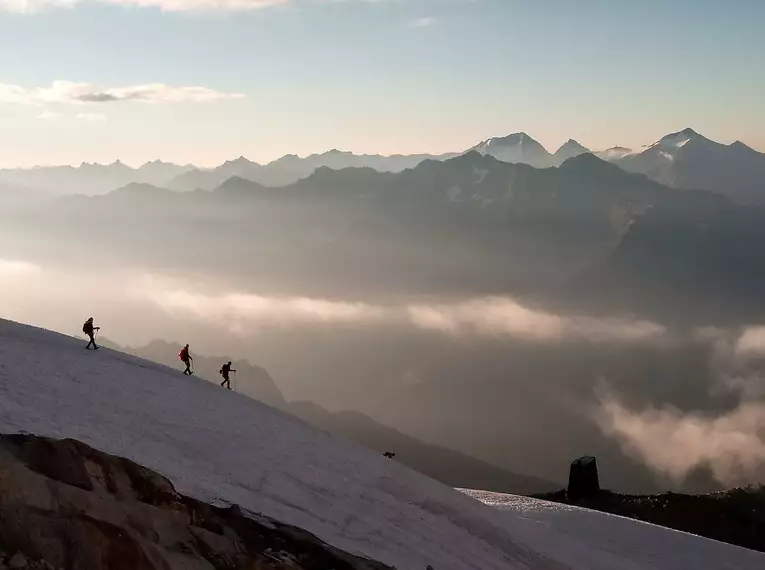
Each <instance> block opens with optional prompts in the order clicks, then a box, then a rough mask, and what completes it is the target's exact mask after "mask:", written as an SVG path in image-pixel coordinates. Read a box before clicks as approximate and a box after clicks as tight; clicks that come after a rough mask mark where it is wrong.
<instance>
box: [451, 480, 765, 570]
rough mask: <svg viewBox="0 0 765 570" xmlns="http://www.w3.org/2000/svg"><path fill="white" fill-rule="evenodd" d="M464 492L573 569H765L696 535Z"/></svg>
mask: <svg viewBox="0 0 765 570" xmlns="http://www.w3.org/2000/svg"><path fill="white" fill-rule="evenodd" d="M462 492H463V493H466V494H467V495H469V496H471V497H474V498H476V499H478V500H479V501H483V502H484V503H486V504H487V505H492V506H494V507H496V508H497V509H499V510H501V511H503V512H505V513H506V514H507V521H506V523H507V526H508V529H509V530H510V532H511V533H512V535H513V536H514V537H515V539H516V540H519V541H520V542H521V543H523V544H524V545H526V546H528V547H530V548H533V549H536V550H540V551H543V552H545V553H546V554H547V555H548V556H550V557H551V558H553V559H555V560H559V561H561V562H564V563H565V564H568V565H569V566H570V567H571V568H582V569H584V568H587V569H589V570H614V569H619V570H643V569H646V568H661V569H663V570H689V569H707V568H708V569H710V570H711V569H713V568H714V569H715V570H734V569H740V570H743V569H748V568H765V566H764V565H765V554H762V553H759V552H754V551H752V550H747V549H745V548H739V547H737V546H731V545H729V544H723V543H721V542H717V541H714V540H707V539H704V538H701V537H698V536H695V535H693V534H688V533H685V532H679V531H675V530H671V529H666V528H663V527H660V526H656V525H652V524H648V523H644V522H641V521H636V520H633V519H628V518H625V517H619V516H614V515H609V514H606V513H599V512H595V511H590V510H587V509H581V508H579V507H572V506H569V505H561V504H558V503H551V502H548V501H539V500H537V499H530V498H528V497H518V496H516V495H505V494H502V493H491V492H488V491H473V490H467V489H463V490H462Z"/></svg>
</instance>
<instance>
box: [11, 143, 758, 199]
mask: <svg viewBox="0 0 765 570" xmlns="http://www.w3.org/2000/svg"><path fill="white" fill-rule="evenodd" d="M471 151H476V152H478V153H480V154H482V155H490V156H493V157H494V158H497V159H499V160H501V161H504V162H509V163H523V164H528V165H530V166H534V167H536V168H549V167H558V166H560V165H561V164H563V163H564V162H565V161H566V160H567V159H569V158H574V157H576V156H579V155H581V154H586V153H589V152H591V151H590V150H589V149H588V148H587V147H585V146H583V145H581V144H580V143H578V142H577V141H575V140H573V139H571V140H569V141H567V142H566V143H565V144H563V145H562V146H561V147H560V148H559V149H558V150H557V151H556V152H554V153H550V152H549V151H548V150H547V149H545V148H544V147H543V146H542V145H541V144H540V143H538V142H537V141H536V140H534V139H533V138H532V137H530V136H529V135H528V134H526V133H523V132H521V133H515V134H511V135H508V136H504V137H495V138H490V139H487V140H485V141H482V142H480V143H478V144H476V145H474V146H473V147H471V148H470V149H468V150H467V151H460V152H453V153H448V154H444V155H438V156H434V155H427V154H417V155H394V156H380V155H357V154H353V153H351V152H343V151H339V150H331V151H328V152H325V153H322V154H313V155H310V156H308V157H305V158H301V157H298V156H296V155H286V156H283V157H281V158H279V159H277V160H275V161H272V162H270V163H268V164H258V163H256V162H253V161H250V160H248V159H246V158H245V157H239V158H237V159H234V160H230V161H227V162H225V163H223V164H221V165H220V166H218V167H215V168H211V169H202V168H197V167H195V166H193V165H184V166H181V165H175V164H170V163H165V162H161V161H154V162H148V163H146V164H144V165H143V166H141V167H140V168H136V169H134V168H131V167H129V166H127V165H125V164H123V163H122V162H119V161H117V162H114V163H112V164H109V165H99V164H88V163H83V164H82V165H80V166H79V167H72V166H54V167H38V168H33V169H10V170H9V169H6V170H1V171H0V184H5V185H6V186H7V185H11V186H12V187H15V188H16V193H18V192H19V190H18V188H19V187H22V188H28V189H36V190H38V191H44V192H46V193H48V194H51V195H65V194H103V193H106V192H108V191H111V190H114V189H116V188H119V187H121V186H125V185H126V184H129V183H133V182H138V183H147V184H152V185H155V186H161V187H165V188H169V189H172V190H181V191H191V190H197V189H201V190H213V189H215V188H217V187H218V186H220V185H221V184H223V183H224V182H225V181H226V180H227V179H229V178H231V177H234V176H236V177H239V178H242V179H245V180H249V181H251V182H257V183H259V184H262V185H263V186H288V185H290V184H294V183H295V182H297V181H298V180H301V179H303V178H306V177H308V176H310V175H311V174H312V173H313V172H315V171H316V170H317V169H319V168H331V169H333V170H342V169H345V168H371V169H374V170H376V171H378V172H401V171H403V170H406V169H410V168H414V167H415V166H417V165H418V164H420V163H421V162H423V161H425V160H440V161H443V160H448V159H450V158H454V157H456V156H459V155H461V154H464V153H466V152H471ZM595 154H596V156H598V157H599V158H601V159H603V160H606V161H609V162H613V163H614V164H616V165H618V166H619V167H621V168H622V169H624V170H626V171H628V172H633V173H638V174H644V175H646V176H648V177H649V178H651V179H652V180H654V181H656V182H659V183H661V184H663V185H665V186H668V187H672V188H683V189H697V190H709V191H712V192H716V193H720V194H724V195H726V196H728V197H730V198H732V199H734V200H735V201H738V202H741V203H744V204H761V203H765V154H763V153H760V152H757V151H756V150H754V149H752V148H750V147H748V146H747V145H745V144H744V143H742V142H740V141H737V142H734V143H733V144H730V145H725V144H721V143H717V142H714V141H711V140H709V139H707V138H706V137H703V136H702V135H700V134H698V133H696V132H695V131H694V130H692V129H685V130H683V131H680V132H677V133H672V134H669V135H667V136H665V137H663V138H661V139H660V140H659V141H657V142H656V143H654V144H652V145H649V146H647V147H644V148H641V149H638V150H635V151H633V150H630V149H627V148H624V147H618V146H617V147H612V148H609V149H606V150H603V151H597V152H595ZM0 193H2V194H7V193H8V192H7V191H4V190H3V189H2V188H0Z"/></svg>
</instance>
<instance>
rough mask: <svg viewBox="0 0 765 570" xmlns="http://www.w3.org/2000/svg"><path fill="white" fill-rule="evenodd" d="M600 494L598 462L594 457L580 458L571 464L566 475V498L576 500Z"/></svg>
mask: <svg viewBox="0 0 765 570" xmlns="http://www.w3.org/2000/svg"><path fill="white" fill-rule="evenodd" d="M599 492H600V481H599V480H598V462H597V461H596V460H595V458H594V457H589V456H585V457H580V458H579V459H577V460H575V461H573V462H572V463H571V470H570V471H569V475H568V497H569V499H573V500H577V499H582V498H586V497H593V496H595V495H597V494H598V493H599Z"/></svg>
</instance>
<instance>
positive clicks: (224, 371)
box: [220, 360, 236, 390]
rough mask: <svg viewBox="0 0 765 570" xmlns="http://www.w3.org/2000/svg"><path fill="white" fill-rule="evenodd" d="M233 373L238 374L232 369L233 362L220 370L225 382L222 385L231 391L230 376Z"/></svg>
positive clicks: (229, 362)
mask: <svg viewBox="0 0 765 570" xmlns="http://www.w3.org/2000/svg"><path fill="white" fill-rule="evenodd" d="M232 372H236V370H234V369H233V368H231V361H230V360H229V361H228V362H227V363H226V364H224V365H223V368H221V369H220V375H221V376H223V382H221V383H220V385H221V386H223V387H224V388H228V389H229V390H231V379H230V378H229V375H230V374H231V373H232Z"/></svg>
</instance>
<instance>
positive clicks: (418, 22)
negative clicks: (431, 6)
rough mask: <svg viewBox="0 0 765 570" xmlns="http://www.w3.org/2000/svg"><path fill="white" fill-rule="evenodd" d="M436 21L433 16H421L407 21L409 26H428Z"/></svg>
mask: <svg viewBox="0 0 765 570" xmlns="http://www.w3.org/2000/svg"><path fill="white" fill-rule="evenodd" d="M435 23H436V19H435V18H434V17H433V16H425V17H422V18H416V19H414V20H412V21H411V22H409V27H410V28H428V27H430V26H432V25H433V24H435Z"/></svg>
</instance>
